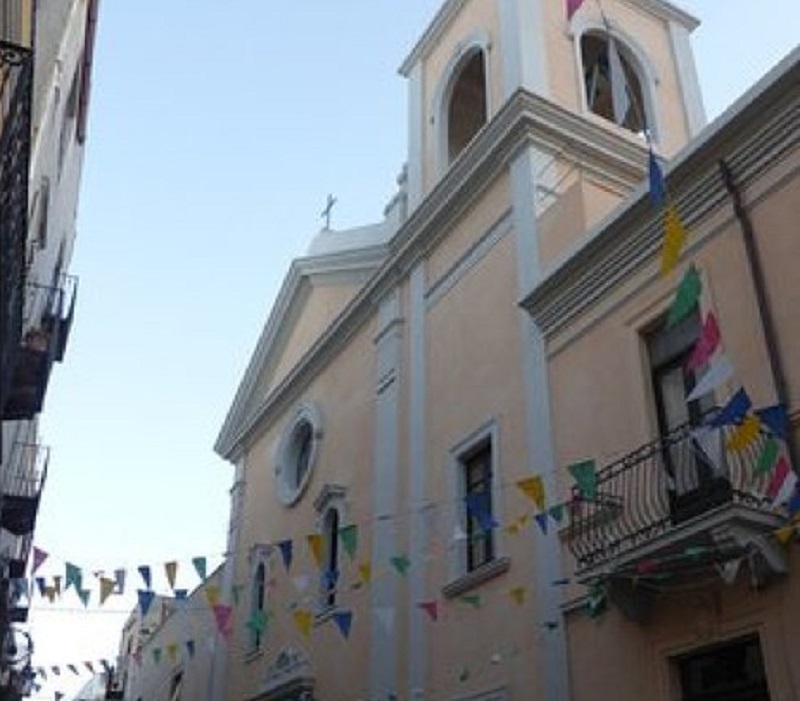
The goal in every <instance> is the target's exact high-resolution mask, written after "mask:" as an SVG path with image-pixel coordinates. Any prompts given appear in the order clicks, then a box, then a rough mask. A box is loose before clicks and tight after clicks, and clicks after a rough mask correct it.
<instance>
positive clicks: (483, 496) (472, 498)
mask: <svg viewBox="0 0 800 701" xmlns="http://www.w3.org/2000/svg"><path fill="white" fill-rule="evenodd" d="M464 500H465V501H466V503H467V513H469V514H470V516H473V517H474V518H476V519H477V520H478V523H479V524H480V527H481V529H482V530H484V531H490V530H492V529H493V528H497V527H498V525H499V524H498V523H497V521H495V519H494V518H493V517H492V513H491V512H492V510H491V502H490V494H489V492H473V493H472V494H467V496H466V497H464Z"/></svg>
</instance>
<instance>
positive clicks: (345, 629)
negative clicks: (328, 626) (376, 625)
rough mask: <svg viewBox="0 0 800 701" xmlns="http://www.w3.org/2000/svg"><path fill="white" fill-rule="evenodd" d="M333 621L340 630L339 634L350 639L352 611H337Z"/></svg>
mask: <svg viewBox="0 0 800 701" xmlns="http://www.w3.org/2000/svg"><path fill="white" fill-rule="evenodd" d="M333 620H334V621H335V622H336V626H337V627H338V628H339V632H340V633H341V634H342V636H343V637H344V638H349V637H350V626H351V625H352V624H353V614H352V612H351V611H336V612H335V613H334V614H333Z"/></svg>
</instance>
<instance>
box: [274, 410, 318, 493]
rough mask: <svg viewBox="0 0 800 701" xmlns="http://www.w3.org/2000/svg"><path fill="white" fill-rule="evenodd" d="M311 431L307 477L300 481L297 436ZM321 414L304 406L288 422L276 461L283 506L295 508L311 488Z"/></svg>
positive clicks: (278, 490)
mask: <svg viewBox="0 0 800 701" xmlns="http://www.w3.org/2000/svg"><path fill="white" fill-rule="evenodd" d="M306 427H309V428H310V431H311V432H310V440H311V446H310V454H309V456H308V463H307V465H306V468H305V472H304V474H303V475H302V476H301V477H300V479H298V477H297V469H298V464H297V461H298V458H299V450H300V447H299V445H298V437H299V435H300V432H301V431H304V430H306ZM322 436H323V431H322V414H321V412H320V410H319V408H318V407H317V406H316V405H314V404H301V405H300V406H298V407H297V409H295V411H294V413H293V414H292V415H291V417H290V418H289V420H288V421H287V423H286V426H285V427H284V429H283V432H282V434H281V438H280V441H279V442H278V447H277V453H276V458H275V478H276V486H277V490H276V491H277V494H278V499H279V500H280V501H281V503H282V504H283V505H284V506H287V507H291V506H294V505H295V504H296V503H297V502H298V501H299V500H300V498H301V497H302V496H303V494H304V493H305V491H306V488H307V487H308V483H309V481H310V480H311V475H312V473H313V471H314V466H315V464H316V462H317V455H318V453H319V443H320V440H321V439H322Z"/></svg>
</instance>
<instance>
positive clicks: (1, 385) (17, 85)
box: [0, 41, 33, 407]
mask: <svg viewBox="0 0 800 701" xmlns="http://www.w3.org/2000/svg"><path fill="white" fill-rule="evenodd" d="M32 86H33V61H32V54H31V52H30V51H29V50H27V49H24V48H22V47H20V46H17V45H15V44H10V43H8V42H4V41H0V280H2V297H0V407H2V406H4V405H5V399H6V397H7V393H8V389H9V386H10V384H11V380H12V377H13V373H14V367H15V361H16V356H17V353H18V352H19V347H20V340H21V336H22V309H23V303H24V291H25V246H26V240H27V233H28V170H29V162H30V150H31V104H32V102H31V100H32Z"/></svg>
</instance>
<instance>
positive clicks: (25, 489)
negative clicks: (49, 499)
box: [0, 443, 50, 554]
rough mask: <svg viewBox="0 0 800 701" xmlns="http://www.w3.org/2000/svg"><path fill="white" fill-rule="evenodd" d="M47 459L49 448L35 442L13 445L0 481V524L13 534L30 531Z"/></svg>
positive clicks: (24, 535)
mask: <svg viewBox="0 0 800 701" xmlns="http://www.w3.org/2000/svg"><path fill="white" fill-rule="evenodd" d="M49 460H50V449H49V448H48V447H46V446H43V445H39V444H38V443H16V444H15V445H14V450H13V451H12V453H11V459H10V461H9V465H8V466H7V467H6V468H5V469H4V470H3V474H2V484H1V485H0V486H2V502H0V525H2V527H3V528H4V529H5V530H7V531H9V532H10V533H13V534H14V535H15V536H21V537H26V536H29V535H30V534H31V533H33V529H34V526H35V524H36V515H37V513H38V511H39V498H40V497H41V493H42V488H43V487H44V483H45V480H46V479H47V465H48V462H49ZM26 554H27V553H26Z"/></svg>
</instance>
